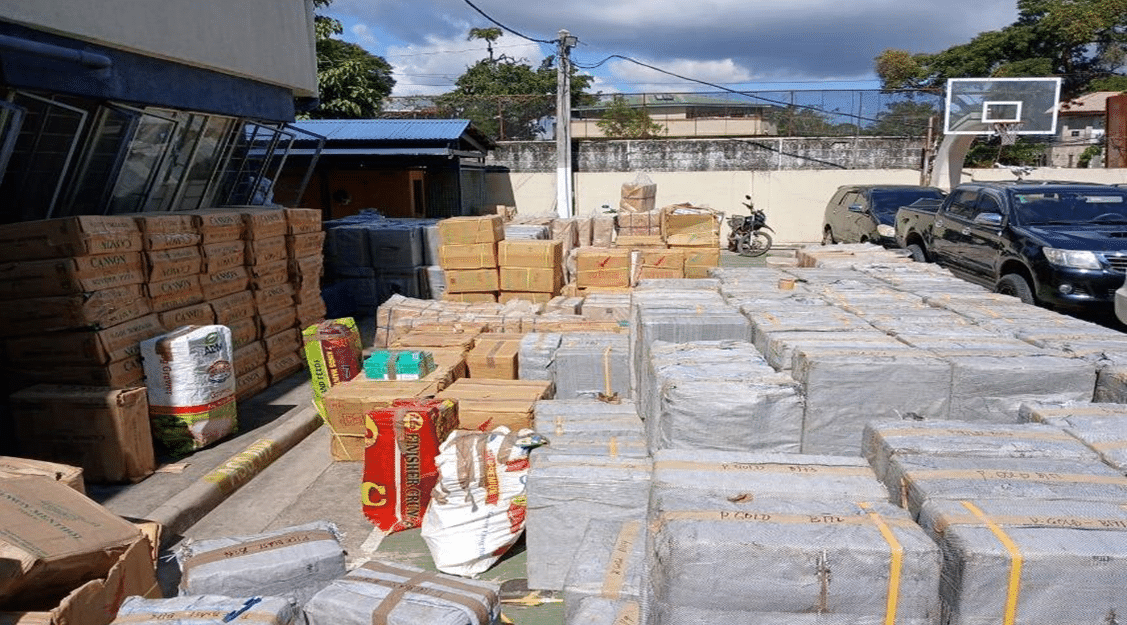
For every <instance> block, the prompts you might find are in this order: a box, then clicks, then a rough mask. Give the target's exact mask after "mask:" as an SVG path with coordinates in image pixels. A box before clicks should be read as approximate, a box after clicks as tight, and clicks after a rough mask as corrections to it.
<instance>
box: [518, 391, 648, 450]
mask: <svg viewBox="0 0 1127 625" xmlns="http://www.w3.org/2000/svg"><path fill="white" fill-rule="evenodd" d="M533 424H534V427H535V429H536V431H538V432H540V433H541V434H543V435H544V436H546V437H547V438H548V444H549V447H548V448H547V449H548V451H550V452H551V453H553V454H577V455H598V456H608V457H627V458H645V457H647V456H649V455H650V452H649V448H648V447H647V446H646V440H645V431H644V430H643V429H642V420H641V419H640V418H638V409H637V406H636V405H635V404H634V402H632V401H623V402H621V403H617V404H614V403H607V402H604V401H599V400H595V399H549V400H541V401H538V402H536V405H535V406H534V407H533Z"/></svg>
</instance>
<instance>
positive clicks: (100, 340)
mask: <svg viewBox="0 0 1127 625" xmlns="http://www.w3.org/2000/svg"><path fill="white" fill-rule="evenodd" d="M163 332H164V328H163V326H162V325H161V323H160V318H159V317H157V316H156V315H145V316H144V317H140V318H138V319H133V320H131V321H126V322H125V323H120V324H118V325H115V326H112V327H109V328H105V329H102V330H68V331H63V332H41V333H37V334H35V335H32V336H23V337H19V338H14V339H11V340H9V341H8V358H9V359H10V360H11V362H13V363H24V365H25V366H28V365H29V364H30V363H38V362H49V363H52V364H54V363H58V364H63V365H93V364H107V363H111V362H116V361H118V360H124V359H125V358H127V357H129V356H134V355H137V354H139V353H140V343H141V341H143V340H145V339H148V338H152V337H154V336H156V335H158V334H161V333H163Z"/></svg>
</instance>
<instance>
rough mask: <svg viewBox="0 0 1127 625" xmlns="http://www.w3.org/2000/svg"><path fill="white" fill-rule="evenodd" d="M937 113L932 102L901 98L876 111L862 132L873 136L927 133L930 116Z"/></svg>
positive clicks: (907, 135) (917, 135) (905, 135)
mask: <svg viewBox="0 0 1127 625" xmlns="http://www.w3.org/2000/svg"><path fill="white" fill-rule="evenodd" d="M939 114H940V112H939V111H938V110H937V109H936V108H935V105H934V104H933V103H932V102H916V101H914V100H901V101H898V102H893V103H891V104H889V105H888V107H887V108H886V109H884V110H882V111H881V112H879V113H877V115H876V121H875V122H873V124H872V125H870V126H869V127H867V128H865V131H864V132H865V134H867V135H873V136H885V137H920V136H923V135H925V134H927V128H928V124H929V123H930V120H931V118H932V117H935V116H938V115H939Z"/></svg>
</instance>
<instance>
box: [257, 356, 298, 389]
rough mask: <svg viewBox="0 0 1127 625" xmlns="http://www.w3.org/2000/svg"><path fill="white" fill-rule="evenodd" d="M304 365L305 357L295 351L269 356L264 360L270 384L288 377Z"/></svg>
mask: <svg viewBox="0 0 1127 625" xmlns="http://www.w3.org/2000/svg"><path fill="white" fill-rule="evenodd" d="M304 367H305V358H303V357H302V355H301V354H300V353H298V352H297V351H294V352H292V353H287V354H283V355H281V356H278V357H276V358H271V359H270V360H268V361H267V362H266V371H267V372H268V373H269V374H270V383H271V384H273V383H275V382H277V381H279V380H284V379H286V378H288V377H290V376H291V375H293V374H295V373H297V372H298V371H301V370H302V368H304Z"/></svg>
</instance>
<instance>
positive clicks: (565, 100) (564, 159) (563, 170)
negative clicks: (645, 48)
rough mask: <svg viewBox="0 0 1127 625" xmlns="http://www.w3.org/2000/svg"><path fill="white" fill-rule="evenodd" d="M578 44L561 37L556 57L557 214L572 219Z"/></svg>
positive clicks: (568, 37)
mask: <svg viewBox="0 0 1127 625" xmlns="http://www.w3.org/2000/svg"><path fill="white" fill-rule="evenodd" d="M577 42H578V40H577V39H576V38H575V37H572V36H571V34H570V33H568V32H567V31H566V30H561V31H560V33H559V39H558V40H557V43H558V44H559V51H558V53H557V54H556V214H557V215H559V216H560V217H571V216H572V211H571V204H572V199H571V198H572V185H571V181H572V175H571V58H570V56H569V55H570V53H571V49H572V48H574V47H575V44H576V43H577Z"/></svg>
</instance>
